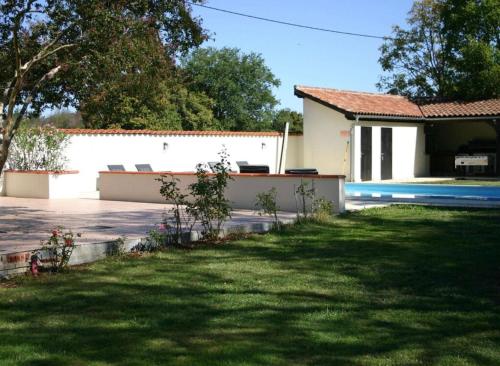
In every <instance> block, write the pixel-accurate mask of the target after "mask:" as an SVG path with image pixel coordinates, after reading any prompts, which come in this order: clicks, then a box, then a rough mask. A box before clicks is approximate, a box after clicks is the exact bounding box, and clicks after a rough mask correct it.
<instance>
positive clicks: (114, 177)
mask: <svg viewBox="0 0 500 366" xmlns="http://www.w3.org/2000/svg"><path fill="white" fill-rule="evenodd" d="M162 174H164V175H173V176H174V177H175V178H177V179H179V183H178V186H179V188H180V189H181V190H182V191H183V192H185V193H187V187H188V186H189V184H191V183H194V182H195V181H196V175H195V174H194V173H190V172H186V173H179V172H108V171H103V172H100V174H99V176H100V178H99V180H100V199H101V200H111V201H132V202H152V203H166V201H165V199H164V198H163V197H162V196H161V195H160V182H158V181H157V180H156V179H158V178H159V177H160V176H161V175H162ZM231 177H232V178H233V180H231V181H229V184H228V187H227V189H226V198H227V199H228V200H230V201H231V206H232V207H233V208H236V209H250V210H254V209H255V208H256V207H255V201H256V196H257V194H258V193H261V192H264V191H268V190H270V189H271V188H273V187H275V188H276V190H277V193H278V194H277V203H278V206H279V207H280V210H282V211H292V212H293V211H296V209H297V203H296V198H295V194H294V192H295V190H296V188H297V186H299V185H300V184H301V182H309V187H312V185H314V188H315V190H316V194H315V196H316V198H324V199H326V200H328V201H330V202H332V203H333V208H334V211H335V212H343V211H344V210H345V198H344V181H345V177H344V176H342V175H291V174H231Z"/></svg>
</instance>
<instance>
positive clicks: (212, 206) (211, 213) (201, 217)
mask: <svg viewBox="0 0 500 366" xmlns="http://www.w3.org/2000/svg"><path fill="white" fill-rule="evenodd" d="M219 157H220V161H219V162H217V163H216V164H215V165H214V167H213V169H214V171H215V173H214V174H213V175H210V174H208V173H207V171H206V170H205V166H204V165H203V164H198V165H197V166H196V182H195V183H193V184H191V185H190V186H189V190H190V193H191V195H192V198H193V200H192V202H190V203H188V206H187V212H188V214H189V215H191V216H192V217H193V218H194V219H195V220H196V221H198V222H199V223H200V224H201V225H202V227H203V232H202V233H203V237H204V238H205V239H208V240H218V239H219V237H220V233H221V230H222V226H223V225H224V222H225V221H226V220H227V219H228V218H229V217H231V207H230V205H229V201H228V200H227V199H226V197H225V195H224V193H225V190H226V187H227V184H228V182H229V180H231V179H232V178H231V177H230V175H229V171H230V164H229V160H228V159H229V156H228V154H227V152H226V150H222V151H221V152H220V153H219Z"/></svg>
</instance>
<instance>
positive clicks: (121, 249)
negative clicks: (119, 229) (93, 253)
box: [108, 237, 126, 257]
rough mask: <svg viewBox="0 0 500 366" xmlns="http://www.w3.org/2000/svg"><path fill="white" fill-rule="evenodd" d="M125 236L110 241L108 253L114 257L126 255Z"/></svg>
mask: <svg viewBox="0 0 500 366" xmlns="http://www.w3.org/2000/svg"><path fill="white" fill-rule="evenodd" d="M125 240H126V238H125V237H121V238H118V239H116V240H113V241H112V242H111V243H110V246H109V250H108V255H110V256H114V257H121V256H123V255H125V253H126V248H125Z"/></svg>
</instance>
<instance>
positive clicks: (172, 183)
mask: <svg viewBox="0 0 500 366" xmlns="http://www.w3.org/2000/svg"><path fill="white" fill-rule="evenodd" d="M157 181H159V182H160V183H161V188H160V194H161V195H162V196H163V197H164V198H165V200H166V201H167V202H169V203H171V204H173V207H172V208H171V209H170V210H169V212H170V213H171V214H172V216H173V220H172V219H170V217H169V216H168V215H167V216H165V217H164V218H163V225H164V227H165V228H167V229H168V231H169V234H170V236H171V238H170V241H171V242H172V243H173V244H174V245H177V244H182V233H183V228H188V230H189V231H191V230H192V227H193V225H194V223H195V221H194V218H192V217H191V216H190V215H189V214H188V213H187V210H186V206H187V205H188V204H189V202H188V200H187V198H188V195H187V194H183V193H182V192H181V190H180V188H179V187H178V183H179V181H180V180H179V179H178V178H174V176H172V175H169V176H168V175H162V176H161V177H160V178H158V179H157ZM170 223H172V225H170Z"/></svg>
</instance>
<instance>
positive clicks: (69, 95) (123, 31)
mask: <svg viewBox="0 0 500 366" xmlns="http://www.w3.org/2000/svg"><path fill="white" fill-rule="evenodd" d="M199 1H200V0H195V2H199ZM137 29H138V30H141V31H143V32H145V31H149V32H151V34H155V35H156V36H157V37H159V39H160V40H161V42H162V44H164V45H166V52H167V54H168V55H170V56H171V57H173V56H174V55H176V54H178V53H182V52H186V51H187V50H188V49H189V48H190V47H192V46H193V45H199V44H200V43H201V42H202V41H203V40H204V39H205V35H204V33H203V30H202V28H201V26H200V20H199V19H196V18H193V17H192V16H191V12H190V8H189V7H188V6H187V5H186V3H185V1H183V0H159V1H155V2H151V1H148V0H136V1H133V2H128V1H109V2H104V1H99V0H38V1H37V0H0V64H1V65H2V68H1V70H0V84H1V85H2V96H1V100H0V112H1V115H2V118H1V128H2V142H1V147H0V173H1V171H2V170H3V167H4V165H5V161H6V159H7V156H8V150H9V147H10V144H11V142H12V139H13V138H14V136H15V134H16V131H17V129H18V128H19V125H20V123H21V121H22V119H23V118H25V116H26V115H27V114H35V115H36V114H38V113H40V111H41V110H42V109H43V108H45V107H48V106H69V105H78V96H79V95H81V94H82V93H83V92H82V91H83V90H85V89H86V88H89V86H91V85H92V84H93V83H94V82H96V81H95V80H94V79H93V78H92V76H93V75H95V73H94V71H95V65H96V64H98V62H96V61H98V60H99V58H100V56H101V55H102V54H105V51H106V50H107V48H108V47H109V46H110V45H113V44H114V43H115V42H118V41H119V40H121V39H123V38H127V36H128V34H129V32H130V31H131V30H137ZM167 45H168V46H167ZM124 57H125V58H126V55H124ZM120 66H121V65H120ZM117 72H120V73H124V74H126V73H127V72H128V70H127V69H119V70H118V71H117Z"/></svg>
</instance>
